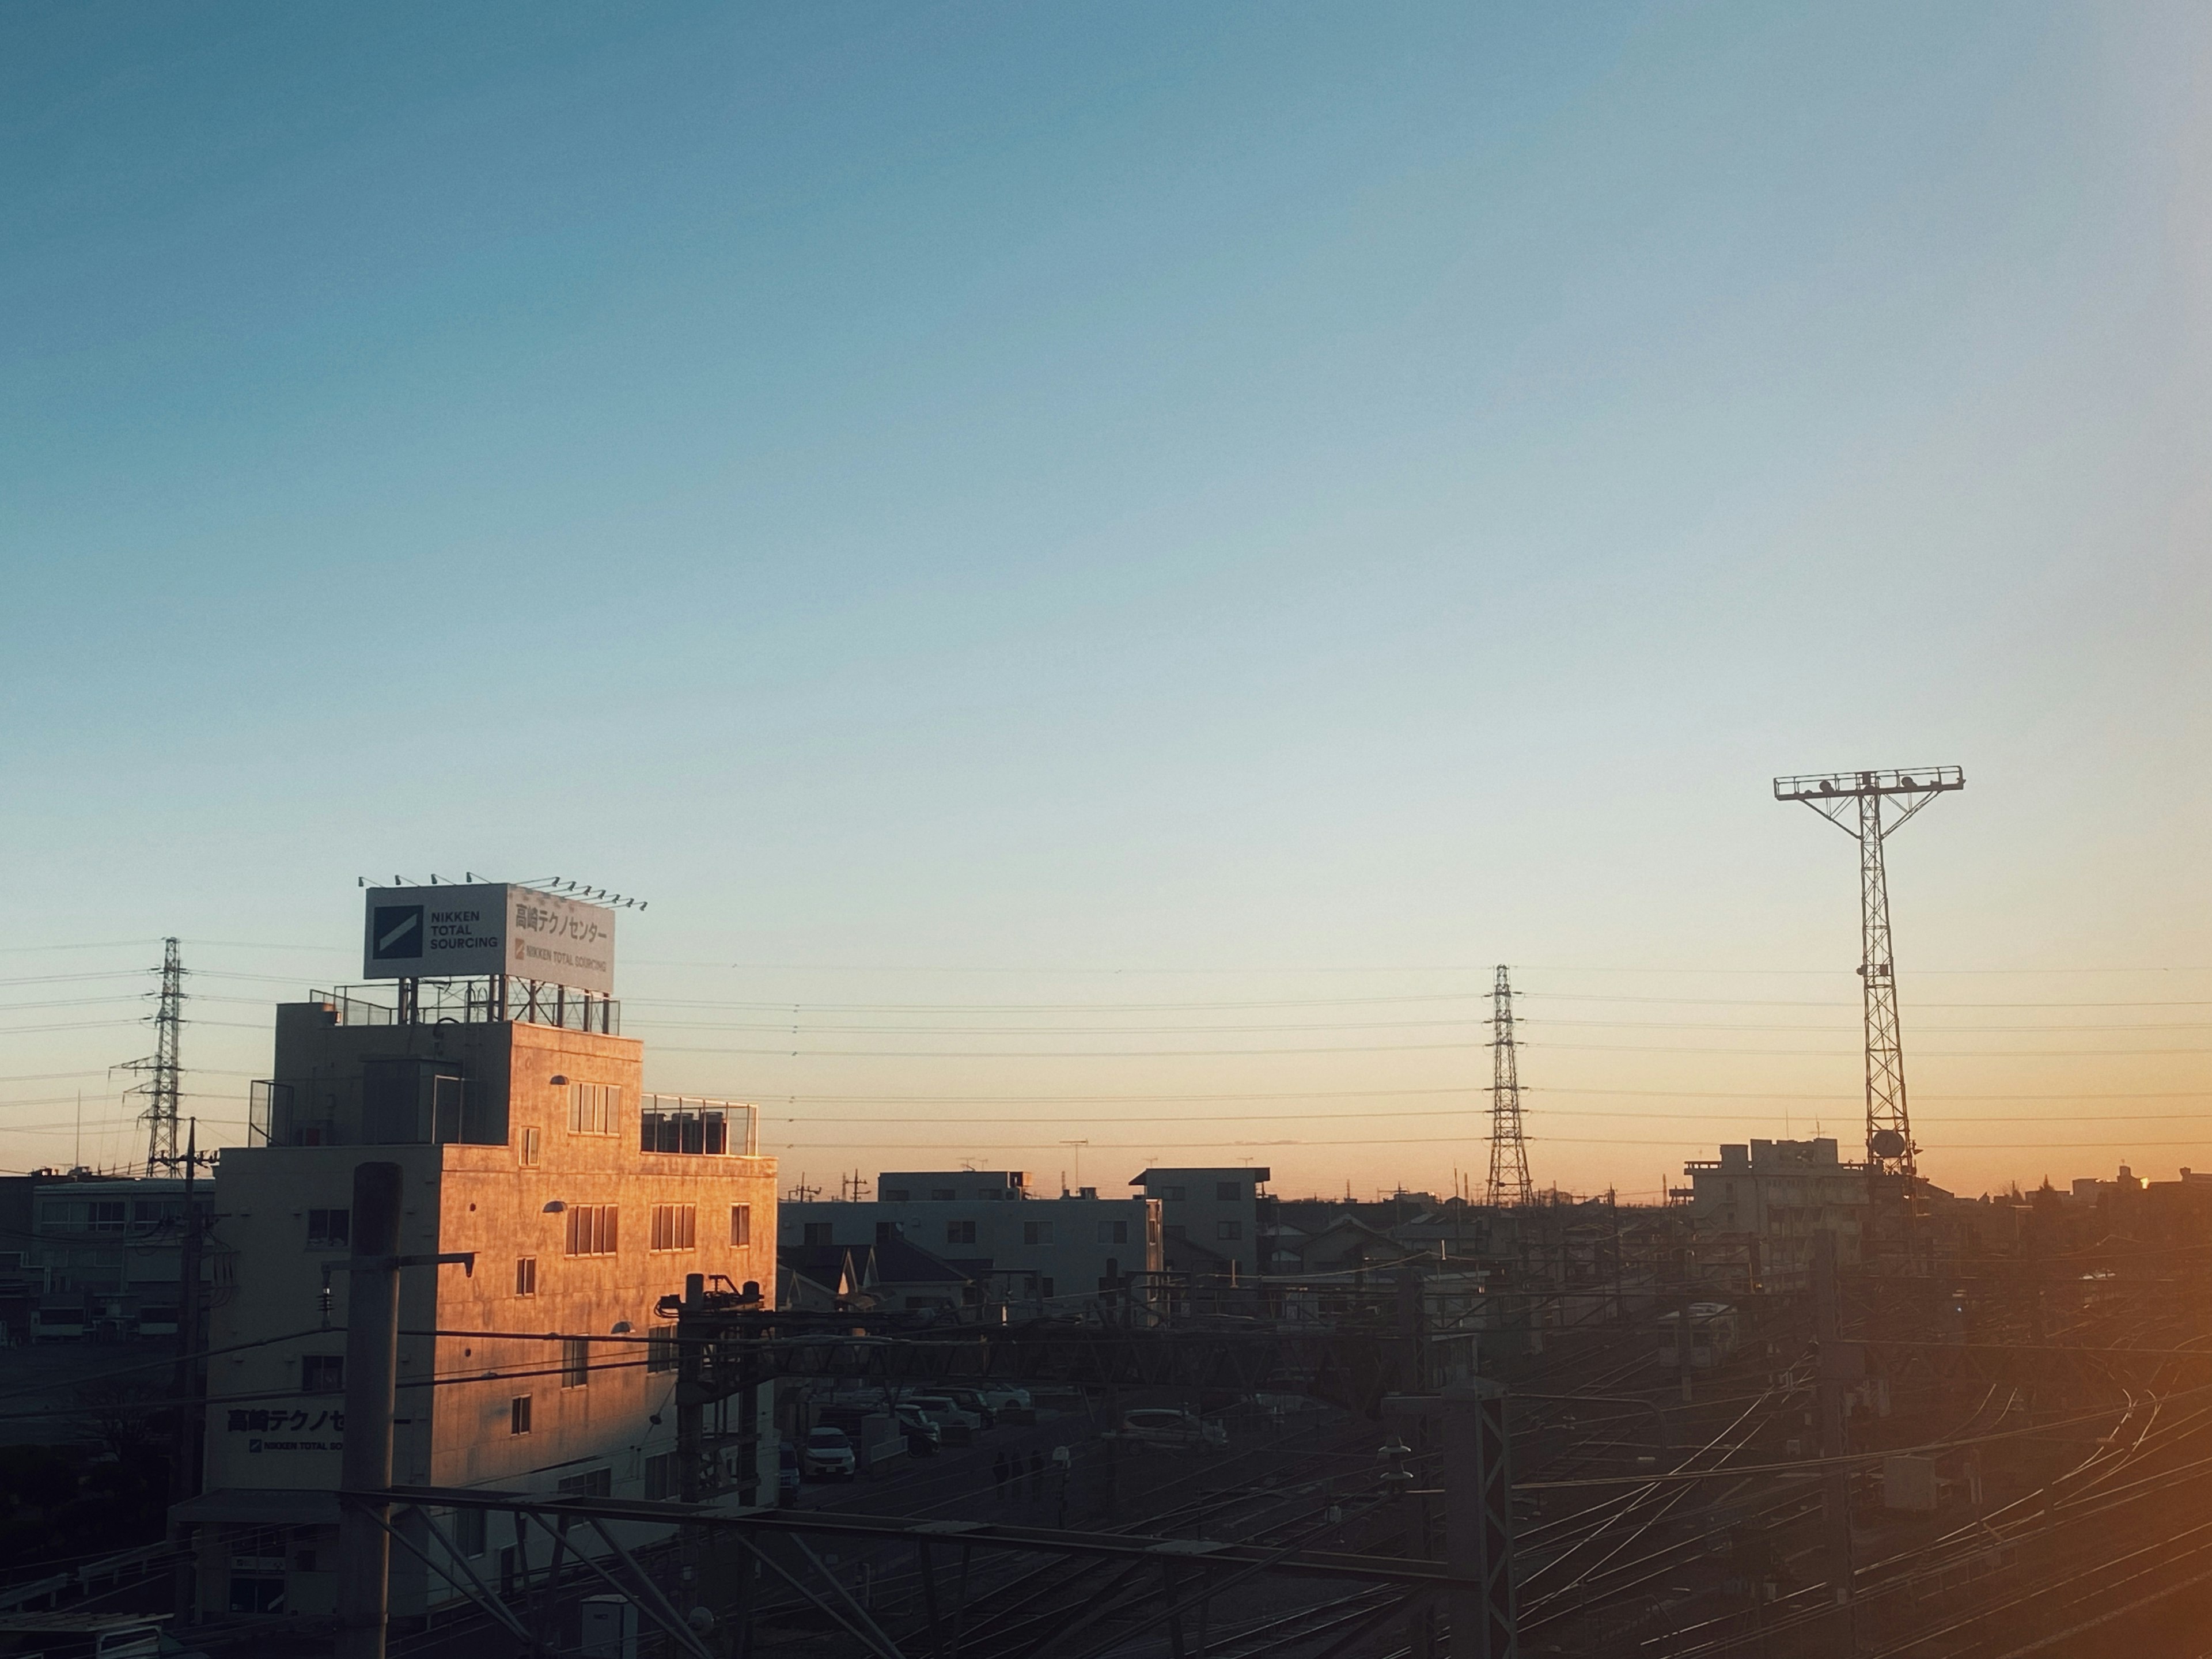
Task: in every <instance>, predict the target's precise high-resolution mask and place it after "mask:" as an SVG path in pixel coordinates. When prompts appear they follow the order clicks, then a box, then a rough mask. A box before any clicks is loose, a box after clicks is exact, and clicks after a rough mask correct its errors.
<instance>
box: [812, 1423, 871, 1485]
mask: <svg viewBox="0 0 2212 1659" xmlns="http://www.w3.org/2000/svg"><path fill="white" fill-rule="evenodd" d="M859 1472H860V1458H859V1457H858V1456H857V1455H855V1454H854V1450H853V1441H852V1437H851V1436H849V1435H848V1434H847V1433H846V1432H845V1431H844V1430H842V1429H839V1428H817V1429H814V1430H811V1431H809V1432H808V1434H807V1437H806V1443H805V1445H803V1446H801V1447H800V1448H799V1473H800V1474H811V1475H812V1476H813V1477H814V1478H815V1479H816V1480H851V1479H852V1478H853V1477H854V1475H855V1474H858V1473H859Z"/></svg>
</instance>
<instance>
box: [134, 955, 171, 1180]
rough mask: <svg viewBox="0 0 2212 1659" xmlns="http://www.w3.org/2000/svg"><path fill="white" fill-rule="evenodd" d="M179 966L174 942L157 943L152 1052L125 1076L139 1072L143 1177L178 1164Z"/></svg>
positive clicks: (138, 1092) (136, 1091) (135, 1091)
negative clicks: (156, 999)
mask: <svg viewBox="0 0 2212 1659" xmlns="http://www.w3.org/2000/svg"><path fill="white" fill-rule="evenodd" d="M184 1009H185V965H184V963H183V961H182V960H181V959H180V958H179V956H178V953H177V941H176V940H174V939H163V940H162V941H161V1002H160V1004H159V1006H156V1007H155V1011H154V1052H153V1054H150V1055H149V1056H148V1057H147V1058H146V1059H144V1060H131V1062H130V1063H129V1066H128V1067H127V1069H128V1070H131V1071H133V1072H143V1073H145V1074H146V1081H145V1082H143V1083H142V1084H140V1085H137V1087H136V1088H134V1089H132V1090H131V1093H132V1094H134V1095H143V1096H145V1097H146V1109H145V1110H144V1111H143V1113H141V1114H140V1115H139V1116H140V1121H143V1123H144V1124H145V1125H146V1173H147V1174H148V1175H152V1174H154V1173H155V1171H157V1170H174V1169H175V1168H176V1167H177V1165H178V1164H179V1163H181V1162H182V1161H183V1159H182V1157H181V1155H180V1154H179V1152H178V1151H177V1103H178V1101H179V1099H180V1098H181V1097H182V1095H183V1087H182V1082H181V1079H182V1077H183V1069H182V1067H181V1066H180V1065H179V1061H178V1057H177V1037H178V1033H179V1028H180V1027H181V1026H182V1025H183V1024H184V1023H185V1018H184Z"/></svg>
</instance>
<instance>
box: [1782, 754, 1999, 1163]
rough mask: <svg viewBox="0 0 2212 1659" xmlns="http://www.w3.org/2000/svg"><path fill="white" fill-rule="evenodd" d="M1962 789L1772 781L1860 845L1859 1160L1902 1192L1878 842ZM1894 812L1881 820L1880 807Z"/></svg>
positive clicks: (1900, 1069)
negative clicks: (1862, 1114)
mask: <svg viewBox="0 0 2212 1659" xmlns="http://www.w3.org/2000/svg"><path fill="white" fill-rule="evenodd" d="M1965 787H1966V774H1965V773H1963V772H1961V771H1960V769H1958V768H1957V767H1955V766H1921V767H1914V768H1913V769H1911V770H1910V771H1903V772H1826V773H1816V774H1814V775H1812V776H1809V777H1798V778H1777V779H1775V781H1774V798H1775V799H1777V800H1802V801H1803V802H1804V803H1805V804H1806V805H1808V806H1809V807H1811V808H1812V809H1813V810H1814V811H1816V812H1818V813H1819V814H1820V816H1821V817H1824V818H1826V819H1827V820H1828V821H1829V822H1830V823H1833V824H1835V825H1836V826H1837V827H1838V829H1843V830H1844V832H1845V833H1847V834H1850V835H1853V836H1857V838H1858V843H1859V922H1860V927H1859V934H1860V948H1859V978H1860V981H1862V983H1863V987H1864V993H1863V994H1864V998H1865V1003H1866V1161H1867V1170H1868V1173H1869V1174H1870V1175H1873V1176H1902V1177H1904V1181H1905V1186H1906V1188H1908V1189H1909V1188H1910V1187H1911V1182H1912V1178H1913V1176H1914V1175H1915V1173H1916V1170H1915V1168H1914V1164H1913V1159H1914V1156H1915V1154H1916V1153H1917V1152H1918V1150H1919V1149H1918V1148H1917V1146H1914V1145H1913V1141H1912V1117H1911V1112H1910V1111H1908V1110H1907V1109H1906V1106H1905V1037H1904V1033H1903V1030H1902V1029H1901V1028H1900V1026H1899V1020H1898V1013H1897V975H1896V969H1895V963H1893V959H1892V957H1891V953H1890V942H1889V878H1888V875H1887V872H1885V871H1884V869H1883V867H1882V856H1881V846H1882V842H1885V841H1886V840H1887V839H1888V838H1889V837H1890V836H1892V835H1893V834H1895V833H1896V831H1897V829H1899V826H1900V825H1902V824H1903V823H1905V820H1906V819H1907V818H1909V817H1911V816H1912V815H1913V814H1914V813H1915V812H1917V811H1919V810H1920V809H1921V808H1922V807H1923V806H1925V805H1928V803H1929V801H1931V800H1934V799H1936V796H1938V795H1941V794H1946V793H1949V792H1950V791H1951V790H1954V789H1963V788H1965ZM1886 800H1888V801H1894V802H1896V803H1897V804H1898V805H1897V808H1896V809H1895V810H1893V811H1892V813H1891V814H1890V815H1889V817H1887V821H1886V822H1885V820H1884V815H1883V810H1882V803H1883V802H1884V801H1886Z"/></svg>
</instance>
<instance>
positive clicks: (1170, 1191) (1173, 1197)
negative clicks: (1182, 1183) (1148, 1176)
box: [1146, 1187, 1190, 1204]
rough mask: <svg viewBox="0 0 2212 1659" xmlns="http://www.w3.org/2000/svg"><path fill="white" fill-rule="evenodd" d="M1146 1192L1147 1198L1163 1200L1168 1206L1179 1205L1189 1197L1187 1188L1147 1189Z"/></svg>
mask: <svg viewBox="0 0 2212 1659" xmlns="http://www.w3.org/2000/svg"><path fill="white" fill-rule="evenodd" d="M1146 1194H1147V1195H1148V1196H1150V1197H1152V1198H1158V1199H1163V1200H1165V1201H1167V1202H1168V1203H1170V1204H1180V1203H1182V1201H1183V1200H1185V1199H1186V1198H1188V1197H1189V1196H1190V1189H1189V1188H1188V1187H1149V1188H1146Z"/></svg>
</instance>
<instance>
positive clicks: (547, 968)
mask: <svg viewBox="0 0 2212 1659" xmlns="http://www.w3.org/2000/svg"><path fill="white" fill-rule="evenodd" d="M367 896H368V914H367V915H365V916H364V917H363V918H362V922H363V933H362V977H363V978H365V979H464V978H467V977H469V976H471V975H491V974H511V975H513V976H514V977H516V978H517V979H534V980H539V981H544V982H545V983H548V984H552V985H566V986H568V987H571V988H573V989H575V990H579V991H599V992H603V993H605V994H609V995H611V994H613V992H614V988H615V913H614V912H613V911H612V910H611V909H608V908H606V907H605V905H599V904H586V903H583V902H580V901H579V900H576V899H572V898H561V897H556V896H554V895H553V894H550V893H541V892H539V891H538V890H536V889H535V888H532V887H510V886H508V885H507V884H505V883H503V882H478V883H475V884H470V885H454V886H436V887H372V888H370V889H369V890H368V895H367Z"/></svg>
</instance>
